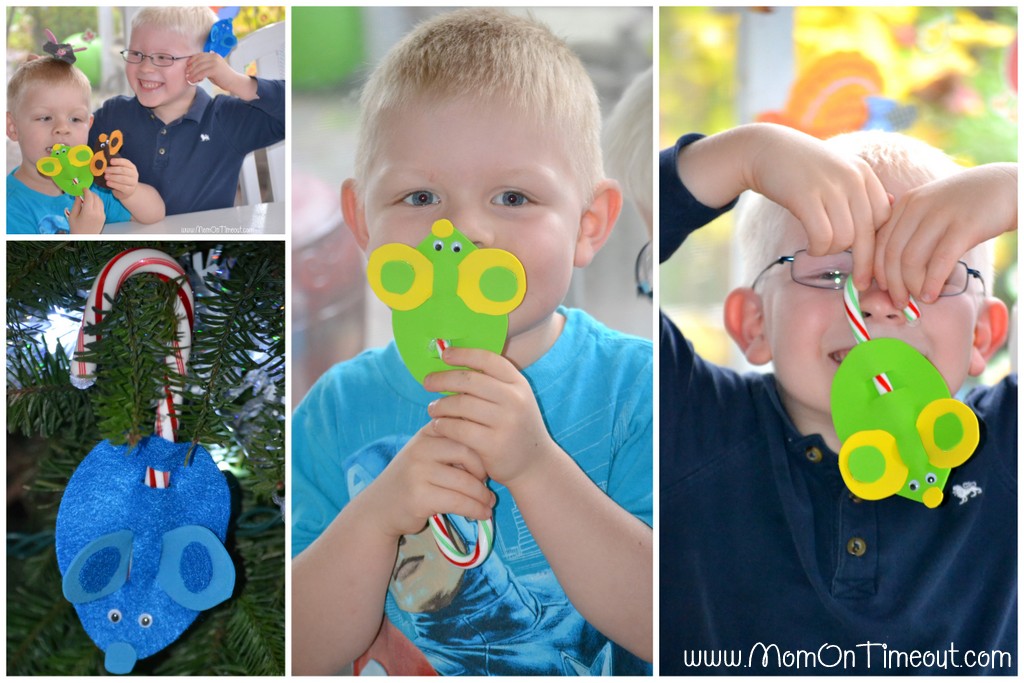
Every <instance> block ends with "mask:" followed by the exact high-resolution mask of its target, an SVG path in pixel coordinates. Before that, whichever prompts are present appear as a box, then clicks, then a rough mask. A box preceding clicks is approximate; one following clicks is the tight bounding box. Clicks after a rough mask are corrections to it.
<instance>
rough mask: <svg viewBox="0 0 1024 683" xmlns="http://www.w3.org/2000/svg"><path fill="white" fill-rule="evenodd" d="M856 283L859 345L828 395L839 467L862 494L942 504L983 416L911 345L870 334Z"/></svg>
mask: <svg viewBox="0 0 1024 683" xmlns="http://www.w3.org/2000/svg"><path fill="white" fill-rule="evenodd" d="M851 289H852V283H851V282H849V281H848V286H847V309H846V310H847V314H848V317H849V318H850V322H851V326H852V327H854V336H855V337H856V338H857V339H858V341H859V343H858V344H857V345H856V346H854V347H853V348H852V349H851V350H850V352H849V354H847V356H846V358H844V359H843V362H842V363H841V364H840V366H839V370H838V371H837V372H836V376H835V380H834V381H833V383H832V395H831V405H832V421H833V424H834V426H835V428H836V435H837V436H838V437H839V438H840V439H841V440H842V441H843V445H842V449H841V450H840V452H839V471H840V473H841V474H842V477H843V481H844V482H845V483H846V486H847V488H849V489H850V491H851V492H852V493H853V494H854V495H856V496H858V497H859V498H863V499H864V500H880V499H882V498H888V497H889V496H892V495H899V496H902V497H904V498H909V499H910V500H914V501H917V502H919V503H923V504H924V505H925V506H927V507H929V508H934V507H937V506H938V505H939V504H940V503H942V500H943V497H944V494H943V489H944V488H945V486H946V481H947V480H948V479H949V474H950V470H951V469H952V468H954V467H957V466H959V465H962V464H963V463H964V462H966V461H967V460H968V459H969V458H970V457H971V456H972V455H973V454H974V451H975V449H976V448H977V447H978V443H979V440H980V429H979V425H978V417H977V416H976V415H975V414H974V412H973V411H972V410H971V409H970V408H969V407H968V406H966V405H965V404H963V403H961V402H960V401H958V400H956V399H954V398H952V397H951V396H950V393H949V388H948V387H947V386H946V382H945V380H944V379H943V378H942V375H941V374H940V373H939V371H938V370H937V369H936V368H935V366H934V365H932V363H931V362H930V361H929V360H928V359H927V358H925V357H924V356H923V355H921V353H920V352H919V351H918V350H917V349H915V348H914V347H913V346H911V345H910V344H907V343H906V342H904V341H901V340H899V339H882V338H879V339H871V338H870V337H869V336H868V335H867V328H866V326H864V323H863V318H862V317H861V315H860V306H859V303H858V301H857V298H856V290H853V293H852V295H851V294H850V290H851ZM915 308H916V305H915ZM858 330H859V332H858Z"/></svg>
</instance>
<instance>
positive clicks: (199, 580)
mask: <svg viewBox="0 0 1024 683" xmlns="http://www.w3.org/2000/svg"><path fill="white" fill-rule="evenodd" d="M156 583H157V585H158V586H160V588H162V589H163V591H164V592H165V593H167V595H168V596H170V598H171V599H172V600H174V601H175V602H177V603H178V604H180V605H181V606H183V607H187V608H188V609H192V610H195V611H197V612H202V611H203V610H206V609H210V608H211V607H213V606H214V605H217V604H220V603H221V602H223V601H225V600H227V599H228V598H229V597H231V591H232V590H234V587H235V565H234V563H232V562H231V556H230V555H228V551H227V550H225V549H224V544H223V543H221V542H220V539H219V538H217V535H216V534H214V533H213V532H212V531H210V530H209V529H207V528H205V527H201V526H196V525H188V526H180V527H178V528H177V529H172V530H171V531H168V532H167V533H166V534H164V536H163V550H162V551H161V553H160V569H159V570H158V571H157V575H156Z"/></svg>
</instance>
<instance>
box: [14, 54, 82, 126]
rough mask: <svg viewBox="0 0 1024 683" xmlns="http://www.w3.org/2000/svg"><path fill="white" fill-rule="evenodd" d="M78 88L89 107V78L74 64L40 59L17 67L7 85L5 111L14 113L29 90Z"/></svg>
mask: <svg viewBox="0 0 1024 683" xmlns="http://www.w3.org/2000/svg"><path fill="white" fill-rule="evenodd" d="M61 86H70V87H79V88H81V89H82V94H83V95H84V96H85V101H86V103H87V104H86V106H89V107H91V106H92V104H91V101H90V98H91V97H92V86H91V85H90V84H89V78H88V76H86V75H85V74H84V73H82V70H81V69H79V68H78V67H76V66H75V65H74V64H68V63H67V62H65V61H62V60H60V59H57V58H55V57H40V58H39V59H33V60H32V61H30V62H25V63H24V64H22V65H21V66H19V67H18V69H17V71H15V72H14V75H13V76H11V80H10V81H9V82H8V83H7V111H9V112H11V113H15V111H16V110H17V108H18V106H19V105H20V104H21V100H22V98H23V97H24V96H25V92H26V91H27V90H28V89H29V88H40V87H46V88H56V87H61Z"/></svg>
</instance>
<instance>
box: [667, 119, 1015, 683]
mask: <svg viewBox="0 0 1024 683" xmlns="http://www.w3.org/2000/svg"><path fill="white" fill-rule="evenodd" d="M1016 176H1017V170H1016V164H990V165H985V166H979V167H977V168H973V169H969V170H965V169H963V168H962V167H960V166H958V165H957V164H955V163H954V162H952V161H951V160H950V159H949V158H948V157H946V156H945V155H944V154H942V153H941V152H939V151H938V150H936V149H934V148H932V147H930V146H928V145H926V144H924V143H922V142H919V141H916V140H913V139H910V138H907V137H905V136H902V135H899V134H895V133H882V132H862V133H853V134H848V135H844V136H840V137H837V138H833V139H830V140H828V141H825V142H822V141H819V140H816V139H815V138H812V137H810V136H807V135H804V134H803V133H799V132H797V131H794V130H791V129H787V128H783V127H781V126H775V125H772V124H752V125H748V126H740V127H738V128H736V129H733V130H730V131H726V132H725V133H720V134H718V135H713V136H710V137H707V138H702V137H701V136H697V135H690V136H685V137H683V138H681V139H680V140H679V142H678V143H677V145H676V147H675V148H674V149H671V150H665V151H664V152H662V157H661V193H660V194H661V234H662V254H661V256H662V260H665V259H666V258H668V257H669V256H670V255H671V254H672V252H673V251H675V249H676V248H677V247H678V246H679V244H680V243H681V242H682V241H683V240H684V239H685V238H686V236H687V235H688V234H689V233H690V232H692V231H693V230H695V229H697V228H699V227H700V226H701V225H703V224H704V223H705V222H707V221H708V220H710V219H711V218H712V217H714V216H715V215H717V214H719V213H721V212H723V211H725V210H727V209H728V208H729V207H730V206H731V202H732V200H733V199H734V198H735V197H737V196H738V195H739V194H740V193H741V192H742V191H744V190H746V189H751V190H754V191H755V192H757V193H758V195H753V196H751V198H750V200H749V205H748V206H747V207H746V208H745V210H743V211H741V214H740V216H739V217H738V225H737V228H736V229H737V240H738V242H739V244H740V245H741V250H742V251H743V252H744V263H745V273H744V276H745V279H746V282H747V283H748V284H747V286H743V287H739V288H736V289H734V290H733V291H732V292H730V293H729V295H728V297H727V298H726V301H725V306H724V313H725V326H726V329H727V330H728V332H729V334H730V335H731V336H732V338H733V339H734V340H735V341H736V343H737V345H738V346H739V348H740V350H741V351H742V352H743V354H744V355H745V356H746V358H747V360H748V361H750V362H751V363H754V364H765V363H768V362H769V361H770V362H772V363H773V364H774V372H773V373H772V374H749V375H740V374H739V373H736V372H734V371H731V370H728V369H725V368H721V367H717V366H715V365H713V364H711V363H709V362H707V361H705V360H703V359H701V358H700V357H699V356H697V355H696V354H695V353H694V351H693V347H692V346H691V345H690V343H689V342H688V341H687V340H686V339H685V337H684V336H683V334H682V333H681V332H680V331H679V330H678V329H677V328H676V327H675V326H674V325H673V324H672V323H671V322H670V321H668V320H667V318H664V317H663V319H662V344H661V348H662V357H661V359H662V360H661V425H662V428H661V469H660V473H661V486H662V495H661V520H662V527H661V548H662V551H661V576H662V577H666V578H667V577H671V580H666V581H663V582H662V591H661V600H662V606H661V617H662V618H661V641H660V642H661V652H662V658H661V672H662V673H664V674H673V675H679V674H706V673H725V672H728V673H738V672H742V673H743V674H761V673H803V674H807V673H811V674H852V673H882V674H896V673H918V674H926V673H932V674H935V673H946V674H950V673H998V674H1013V673H1015V672H1016V670H1017V664H1016V659H1015V657H1016V637H1017V628H1016V625H1017V581H1016V572H1017V569H1016V566H1017V565H1016V558H1017V531H1016V524H1015V521H1016V510H1017V487H1016V470H1017V460H1016V453H1017V417H1016V416H1017V377H1016V374H1011V375H1010V376H1009V377H1007V378H1005V379H1004V380H1002V381H1000V382H999V383H998V384H996V385H995V386H991V387H981V388H977V389H974V390H973V391H971V392H970V393H969V394H968V395H967V396H966V398H965V402H966V403H967V404H968V405H969V406H970V407H971V408H972V409H973V411H974V412H975V413H976V415H977V416H978V418H979V421H980V422H981V423H982V428H981V431H982V433H983V434H984V436H983V438H982V441H981V444H980V446H979V447H978V449H977V450H976V452H975V453H974V455H973V456H972V457H970V459H969V460H967V461H966V462H965V463H964V464H962V465H960V466H959V467H956V468H955V469H953V470H952V474H951V476H950V483H949V487H950V491H948V492H947V493H948V494H952V495H947V496H946V497H945V500H944V501H941V504H938V505H937V506H934V509H930V508H929V507H926V506H925V505H922V504H921V503H919V502H916V501H912V500H908V499H907V498H904V497H900V496H892V497H888V498H882V499H880V500H865V499H862V498H861V497H859V496H858V495H856V494H855V493H854V492H852V491H851V490H849V489H848V488H847V486H846V485H845V483H844V481H843V478H842V477H841V475H840V468H839V465H838V462H839V459H838V456H837V453H839V452H840V446H841V443H840V439H839V437H838V436H837V433H836V428H835V427H834V426H833V416H832V403H831V402H830V390H831V387H832V384H833V378H834V377H835V376H836V373H837V370H838V368H839V366H840V363H841V362H842V361H843V360H844V359H845V357H846V355H847V353H848V352H849V351H850V350H851V349H852V348H853V346H854V345H855V343H856V342H855V339H854V336H853V334H852V332H851V330H850V325H849V322H848V320H847V314H846V312H845V309H844V304H843V294H842V292H841V291H839V290H840V289H841V287H842V286H843V283H845V281H846V280H847V279H848V278H851V277H852V278H853V279H854V283H855V285H856V288H857V289H858V290H859V292H860V294H859V304H860V308H861V311H862V315H863V320H864V324H865V326H866V328H867V329H868V331H869V334H870V337H871V338H890V337H891V338H895V339H900V340H902V341H904V342H906V343H908V344H909V345H911V346H912V347H913V348H914V349H915V350H917V351H918V352H920V353H921V354H922V355H923V356H924V357H925V358H927V359H928V361H930V362H931V363H932V364H933V365H934V366H935V368H936V369H937V370H938V372H939V373H940V374H941V375H942V378H943V379H944V380H945V384H946V385H947V386H948V388H949V390H950V391H951V392H952V393H953V394H954V395H955V394H956V393H957V392H959V391H960V389H961V387H962V386H963V385H964V382H965V380H966V379H967V378H968V376H976V375H979V374H981V372H982V371H983V370H984V368H985V365H986V362H987V361H988V359H989V358H990V357H991V356H992V355H993V354H994V353H995V352H996V351H997V350H998V349H999V347H1000V346H1001V345H1002V343H1003V341H1004V340H1005V338H1006V333H1007V314H1006V306H1005V305H1004V304H1003V303H1002V302H1000V301H999V300H997V299H995V298H993V297H991V296H989V295H988V294H987V292H989V291H990V289H988V288H990V287H991V278H990V277H989V278H988V279H987V280H986V276H985V273H986V272H991V266H990V264H989V262H988V257H987V255H986V249H985V246H984V242H985V241H986V240H988V239H990V238H992V237H994V236H996V235H998V234H1001V233H1003V232H1007V231H1010V230H1015V229H1016V222H1017V204H1016V197H1017V180H1016ZM744 201H747V200H744ZM890 201H892V202H893V204H892V207H891V209H890ZM742 203H743V202H741V204H742ZM979 245H981V246H979ZM847 250H849V251H847ZM986 282H987V283H988V284H986ZM987 287H988V288H987ZM910 296H913V297H915V298H916V300H917V302H918V303H919V304H920V310H921V314H920V318H919V319H918V320H917V321H916V323H913V322H911V321H909V320H908V318H906V317H904V315H903V313H902V309H903V307H904V306H905V305H906V304H907V303H908V301H909V297H910ZM868 381H870V379H868ZM910 426H911V428H915V426H914V425H913V424H912V425H910ZM918 428H920V427H918ZM921 436H922V438H924V434H923V433H922V435H921ZM926 483H927V482H926V481H922V482H920V483H919V485H921V486H923V485H925V484H926ZM933 493H934V492H933ZM941 498H942V496H935V495H933V496H932V497H931V499H928V498H926V500H930V502H932V503H938V502H940V500H941Z"/></svg>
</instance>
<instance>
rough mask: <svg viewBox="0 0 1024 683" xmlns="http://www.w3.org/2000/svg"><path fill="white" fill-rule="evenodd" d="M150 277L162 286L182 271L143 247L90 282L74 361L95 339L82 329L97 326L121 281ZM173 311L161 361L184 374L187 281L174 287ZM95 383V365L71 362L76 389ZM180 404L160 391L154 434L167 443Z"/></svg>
mask: <svg viewBox="0 0 1024 683" xmlns="http://www.w3.org/2000/svg"><path fill="white" fill-rule="evenodd" d="M140 273H152V274H153V275H156V276H157V277H158V278H160V279H161V280H163V281H164V282H166V281H167V280H170V279H173V278H179V277H182V276H183V275H184V274H185V271H184V269H182V267H181V266H180V265H179V264H178V262H177V261H175V260H174V259H173V258H171V257H170V256H168V255H167V254H165V253H164V252H162V251H159V250H157V249H147V248H143V247H138V248H133V249H126V250H125V251H122V252H121V253H120V254H118V255H117V256H115V257H114V258H112V259H111V260H110V262H109V263H107V265H106V266H104V267H103V270H102V271H100V274H99V275H97V276H96V280H95V281H94V282H93V285H92V290H90V292H89V298H88V300H87V303H86V305H85V315H84V316H83V317H82V327H81V328H80V329H79V330H78V343H77V344H76V346H75V357H76V359H77V357H78V354H80V353H82V352H83V351H85V350H86V348H87V347H89V346H90V345H91V344H92V343H93V342H94V341H96V340H97V339H99V337H98V336H96V335H92V334H87V333H86V331H85V328H86V327H88V326H90V325H95V324H98V323H99V322H101V321H102V320H103V316H104V315H105V314H106V313H107V312H108V311H109V310H110V306H111V302H112V301H113V300H114V297H115V296H117V292H118V290H120V289H121V285H123V284H124V282H125V280H127V279H128V278H130V277H131V276H132V275H138V274H140ZM174 311H175V313H176V314H177V316H178V334H177V339H175V340H174V343H173V345H172V348H173V350H172V352H171V353H170V354H169V355H167V356H166V357H165V358H164V361H165V362H166V363H167V365H168V367H170V368H172V369H174V370H175V371H177V373H178V374H181V375H184V374H185V367H186V366H187V364H188V354H189V348H190V347H191V346H192V329H193V325H194V322H195V314H194V312H193V311H194V298H193V296H192V287H191V286H190V285H189V284H188V281H187V280H182V282H181V285H180V286H179V287H178V298H177V299H176V300H175V302H174ZM95 379H96V364H95V363H88V362H84V361H80V360H72V362H71V381H72V383H73V384H74V385H75V386H77V387H79V388H85V387H88V386H90V385H91V384H92V383H93V382H94V381H95ZM180 404H181V396H180V395H179V394H177V393H176V392H172V391H171V389H170V387H169V386H165V387H164V397H163V398H162V399H161V400H160V402H159V404H158V405H157V410H156V433H157V435H158V436H160V437H162V438H164V439H167V440H168V441H174V440H175V434H176V432H177V429H178V419H177V411H176V410H175V406H177V405H180Z"/></svg>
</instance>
